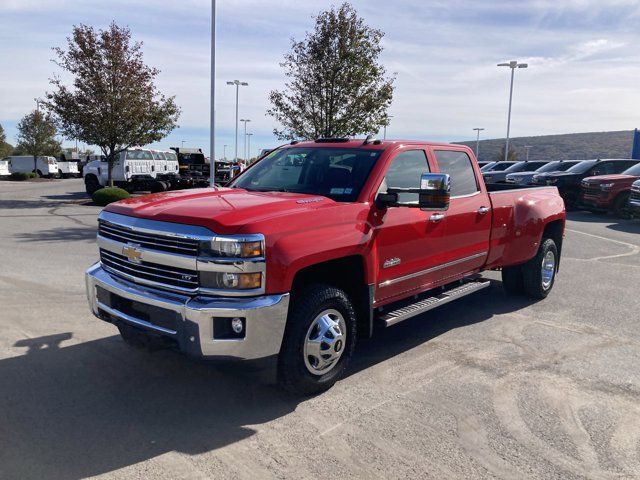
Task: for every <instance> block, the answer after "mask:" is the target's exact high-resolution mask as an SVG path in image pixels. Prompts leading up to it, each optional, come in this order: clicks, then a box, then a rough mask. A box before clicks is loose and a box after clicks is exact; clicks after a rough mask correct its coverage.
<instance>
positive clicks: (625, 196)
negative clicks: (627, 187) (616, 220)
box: [613, 192, 630, 217]
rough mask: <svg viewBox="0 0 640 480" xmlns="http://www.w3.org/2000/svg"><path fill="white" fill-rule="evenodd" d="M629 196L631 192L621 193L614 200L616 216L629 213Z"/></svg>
mask: <svg viewBox="0 0 640 480" xmlns="http://www.w3.org/2000/svg"><path fill="white" fill-rule="evenodd" d="M629 196H630V194H629V193H628V192H627V193H621V194H620V195H618V197H617V198H616V200H615V202H613V214H614V215H615V216H616V217H623V216H625V214H626V213H627V209H628V206H629Z"/></svg>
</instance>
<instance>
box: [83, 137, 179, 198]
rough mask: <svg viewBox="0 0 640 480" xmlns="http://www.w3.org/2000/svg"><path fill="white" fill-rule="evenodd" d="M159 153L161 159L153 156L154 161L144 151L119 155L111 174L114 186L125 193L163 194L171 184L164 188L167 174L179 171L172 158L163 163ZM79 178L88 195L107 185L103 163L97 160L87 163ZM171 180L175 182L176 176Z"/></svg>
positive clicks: (103, 160) (106, 165)
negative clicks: (122, 189)
mask: <svg viewBox="0 0 640 480" xmlns="http://www.w3.org/2000/svg"><path fill="white" fill-rule="evenodd" d="M162 153H163V155H162V156H160V155H156V156H157V157H158V159H156V157H154V154H153V152H152V151H151V150H150V149H148V148H130V149H128V150H125V151H123V152H120V154H119V155H118V157H117V158H116V160H115V162H114V164H113V170H112V172H111V176H112V178H113V183H114V185H115V186H117V187H121V188H124V189H125V190H127V191H129V192H134V191H147V190H150V191H161V190H167V189H168V188H170V186H171V184H170V182H167V183H166V184H165V183H164V182H165V179H166V178H169V177H170V175H169V173H170V172H179V167H178V161H177V159H175V155H174V156H173V159H167V157H166V155H167V152H162ZM170 153H173V152H170ZM160 157H162V158H160ZM165 167H166V168H167V169H166V170H165ZM82 175H83V177H84V184H85V188H86V191H87V193H88V194H89V195H92V194H93V193H94V192H95V191H96V190H99V189H100V188H102V187H104V186H106V185H107V184H108V163H107V161H106V160H105V159H99V160H93V161H91V162H89V163H87V164H86V165H85V166H84V168H83V170H82ZM174 177H175V178H176V179H178V175H175V176H174ZM169 180H172V178H169ZM160 182H162V183H160Z"/></svg>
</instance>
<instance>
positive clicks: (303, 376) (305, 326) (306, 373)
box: [278, 284, 356, 395]
mask: <svg viewBox="0 0 640 480" xmlns="http://www.w3.org/2000/svg"><path fill="white" fill-rule="evenodd" d="M355 344H356V313H355V309H354V307H353V304H352V303H351V300H350V299H349V297H348V296H347V294H346V293H345V292H344V291H343V290H341V289H339V288H336V287H332V286H329V285H323V284H315V285H310V286H309V287H307V288H305V289H304V290H303V291H301V292H299V293H298V294H297V295H295V298H294V299H293V303H292V305H291V308H290V312H289V320H288V322H287V328H286V330H285V334H284V340H283V342H282V347H281V349H280V354H279V356H278V380H279V382H280V384H281V385H282V387H283V388H284V389H285V390H287V391H289V392H290V393H294V394H302V395H312V394H315V393H320V392H323V391H325V390H327V389H329V388H331V387H332V386H333V384H334V383H336V382H337V381H338V380H339V379H340V377H341V376H342V374H343V373H344V371H345V369H346V368H347V365H348V363H349V360H350V359H351V357H352V355H353V350H354V348H355Z"/></svg>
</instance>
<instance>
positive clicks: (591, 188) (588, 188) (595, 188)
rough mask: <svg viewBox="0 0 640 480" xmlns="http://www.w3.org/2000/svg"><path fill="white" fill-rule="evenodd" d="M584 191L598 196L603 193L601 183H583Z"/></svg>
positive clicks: (591, 195)
mask: <svg viewBox="0 0 640 480" xmlns="http://www.w3.org/2000/svg"><path fill="white" fill-rule="evenodd" d="M582 191H583V192H584V194H585V195H588V196H590V197H597V196H598V195H600V194H601V193H602V190H600V186H599V185H582Z"/></svg>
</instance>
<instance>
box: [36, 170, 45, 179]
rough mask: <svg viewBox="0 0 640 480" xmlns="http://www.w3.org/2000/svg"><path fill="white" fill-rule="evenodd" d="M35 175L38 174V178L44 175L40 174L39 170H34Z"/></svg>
mask: <svg viewBox="0 0 640 480" xmlns="http://www.w3.org/2000/svg"><path fill="white" fill-rule="evenodd" d="M35 173H36V175H37V176H38V178H42V177H44V175H42V172H41V171H40V170H36V172H35Z"/></svg>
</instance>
